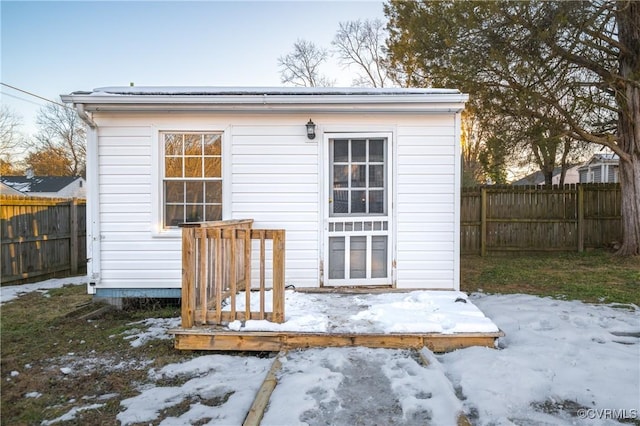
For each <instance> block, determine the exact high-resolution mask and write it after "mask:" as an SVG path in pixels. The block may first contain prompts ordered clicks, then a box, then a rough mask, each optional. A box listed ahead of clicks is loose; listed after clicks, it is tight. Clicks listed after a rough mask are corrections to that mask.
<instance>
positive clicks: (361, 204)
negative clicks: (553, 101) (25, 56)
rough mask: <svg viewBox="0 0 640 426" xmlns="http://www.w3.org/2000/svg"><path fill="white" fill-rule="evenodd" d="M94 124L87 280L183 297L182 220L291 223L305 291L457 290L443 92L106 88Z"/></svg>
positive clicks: (96, 285) (454, 191)
mask: <svg viewBox="0 0 640 426" xmlns="http://www.w3.org/2000/svg"><path fill="white" fill-rule="evenodd" d="M62 100H63V101H64V102H66V103H72V104H74V106H75V108H76V109H77V111H78V113H79V115H80V117H82V118H83V119H84V121H85V122H86V123H87V124H88V126H89V132H88V155H87V159H88V161H87V162H88V174H87V181H88V185H89V189H88V230H87V232H88V238H89V241H88V244H87V246H88V250H89V253H88V257H89V258H90V263H89V265H88V273H89V279H90V283H89V291H90V293H94V294H96V296H102V297H180V285H181V239H180V234H181V230H180V228H178V227H177V225H178V224H179V223H182V222H189V221H210V220H220V219H254V220H255V226H256V227H259V228H278V229H285V230H286V241H287V242H286V271H285V281H286V283H287V284H293V285H295V286H296V287H334V286H386V287H389V288H402V289H446V290H458V289H459V273H460V267H459V266H460V265H459V254H460V250H459V232H460V230H459V216H460V215H459V211H460V173H461V164H460V113H461V111H462V109H463V108H464V103H465V102H466V100H467V95H465V94H462V93H460V92H459V91H457V90H449V89H397V88H393V89H362V88H347V89H344V88H217V87H105V88H99V89H95V90H93V91H91V92H74V93H72V94H70V95H63V96H62Z"/></svg>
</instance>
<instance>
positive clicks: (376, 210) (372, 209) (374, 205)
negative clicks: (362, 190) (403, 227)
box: [369, 191, 384, 214]
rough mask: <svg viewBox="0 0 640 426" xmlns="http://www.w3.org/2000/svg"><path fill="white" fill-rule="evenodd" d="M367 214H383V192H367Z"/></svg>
mask: <svg viewBox="0 0 640 426" xmlns="http://www.w3.org/2000/svg"><path fill="white" fill-rule="evenodd" d="M369 213H373V214H380V213H384V191H369Z"/></svg>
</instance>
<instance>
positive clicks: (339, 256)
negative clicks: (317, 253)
mask: <svg viewBox="0 0 640 426" xmlns="http://www.w3.org/2000/svg"><path fill="white" fill-rule="evenodd" d="M343 278H344V237H331V238H329V279H343Z"/></svg>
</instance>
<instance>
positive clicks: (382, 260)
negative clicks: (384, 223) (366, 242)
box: [371, 236, 387, 278]
mask: <svg viewBox="0 0 640 426" xmlns="http://www.w3.org/2000/svg"><path fill="white" fill-rule="evenodd" d="M386 277H387V237H386V236H374V237H371V278H386Z"/></svg>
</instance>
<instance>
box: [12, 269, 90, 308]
mask: <svg viewBox="0 0 640 426" xmlns="http://www.w3.org/2000/svg"><path fill="white" fill-rule="evenodd" d="M86 283H87V276H86V275H81V276H78V277H68V278H53V279H51V280H46V281H39V282H37V283H31V284H20V285H11V286H4V287H0V305H2V304H3V303H6V302H8V301H10V300H13V299H15V298H17V297H20V296H22V295H23V294H27V293H31V292H34V291H42V292H46V291H47V290H51V289H54V288H61V287H62V286H65V285H81V284H86Z"/></svg>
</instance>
